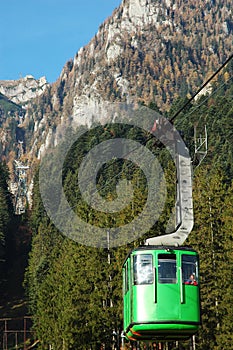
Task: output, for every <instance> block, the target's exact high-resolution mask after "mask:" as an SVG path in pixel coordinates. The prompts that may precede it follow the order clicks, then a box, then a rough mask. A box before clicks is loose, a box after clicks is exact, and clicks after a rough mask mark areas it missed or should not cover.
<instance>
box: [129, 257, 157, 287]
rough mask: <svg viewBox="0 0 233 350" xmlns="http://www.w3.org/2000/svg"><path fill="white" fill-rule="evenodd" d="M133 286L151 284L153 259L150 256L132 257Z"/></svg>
mask: <svg viewBox="0 0 233 350" xmlns="http://www.w3.org/2000/svg"><path fill="white" fill-rule="evenodd" d="M133 271H134V284H152V283H153V259H152V255H151V254H140V255H134V257H133Z"/></svg>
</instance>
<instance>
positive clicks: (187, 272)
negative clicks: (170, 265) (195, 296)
mask: <svg viewBox="0 0 233 350" xmlns="http://www.w3.org/2000/svg"><path fill="white" fill-rule="evenodd" d="M182 280H183V283H185V284H192V285H194V286H196V285H198V258H197V256H195V255H184V254H183V255H182Z"/></svg>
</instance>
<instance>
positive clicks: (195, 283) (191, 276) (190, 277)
mask: <svg viewBox="0 0 233 350" xmlns="http://www.w3.org/2000/svg"><path fill="white" fill-rule="evenodd" d="M185 284H192V285H194V286H197V281H196V280H195V275H194V274H193V273H191V275H190V276H189V279H188V280H187V281H186V282H185Z"/></svg>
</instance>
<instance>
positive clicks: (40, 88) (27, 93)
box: [0, 75, 48, 104]
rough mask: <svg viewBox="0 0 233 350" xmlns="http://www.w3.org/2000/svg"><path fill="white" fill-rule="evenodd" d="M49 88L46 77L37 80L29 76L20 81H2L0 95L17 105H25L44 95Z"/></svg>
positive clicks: (0, 82) (0, 81)
mask: <svg viewBox="0 0 233 350" xmlns="http://www.w3.org/2000/svg"><path fill="white" fill-rule="evenodd" d="M47 86H48V82H47V80H46V78H45V77H42V78H40V79H38V80H36V79H35V78H34V77H33V76H32V75H27V76H26V77H24V78H21V79H19V80H0V93H2V94H3V95H5V96H6V97H8V98H9V99H10V100H11V101H13V102H15V103H17V104H25V103H27V102H28V101H30V100H31V99H33V98H35V97H37V96H40V95H41V94H43V92H44V91H45V90H46V87H47Z"/></svg>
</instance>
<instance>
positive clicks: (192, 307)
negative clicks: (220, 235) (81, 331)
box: [123, 246, 200, 341]
mask: <svg viewBox="0 0 233 350" xmlns="http://www.w3.org/2000/svg"><path fill="white" fill-rule="evenodd" d="M123 286H124V287H123V293H124V332H125V335H126V337H127V338H128V339H130V340H160V341H163V340H164V341H169V340H178V339H188V338H190V337H191V336H192V335H193V334H195V333H196V332H197V330H198V327H199V325H200V296H199V295H200V294H199V283H198V254H197V253H196V252H195V251H194V250H193V249H192V248H187V247H179V248H175V247H173V246H171V247H164V246H162V247H159V246H142V247H139V248H137V249H135V250H133V251H132V252H130V254H129V255H128V257H127V258H126V260H125V262H124V265H123Z"/></svg>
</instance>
